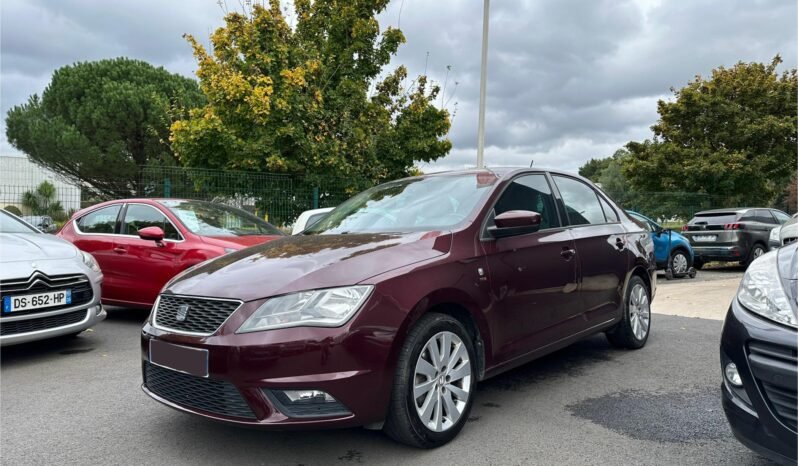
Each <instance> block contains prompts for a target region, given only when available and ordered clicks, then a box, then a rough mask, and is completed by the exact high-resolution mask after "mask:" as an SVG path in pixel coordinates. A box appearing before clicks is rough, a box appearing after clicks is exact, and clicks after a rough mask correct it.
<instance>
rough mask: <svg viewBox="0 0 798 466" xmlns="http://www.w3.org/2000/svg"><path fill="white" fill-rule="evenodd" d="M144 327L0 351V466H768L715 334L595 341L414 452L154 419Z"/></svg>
mask: <svg viewBox="0 0 798 466" xmlns="http://www.w3.org/2000/svg"><path fill="white" fill-rule="evenodd" d="M722 273H723V272H722ZM729 273H732V272H729ZM736 273H737V276H739V275H741V271H739V270H738V271H736ZM702 275H703V274H702ZM700 276H701V275H700ZM728 277H729V276H728V275H727V276H726V278H728ZM703 278H704V279H705V280H710V279H711V278H712V275H711V274H706V275H705V276H704V277H703ZM661 283H662V282H661ZM679 283H680V282H677V281H674V282H668V283H663V284H662V285H661V288H660V291H661V292H665V293H667V291H668V289H673V290H676V289H677V288H678V287H679ZM145 317H146V316H145V312H143V311H136V310H126V309H121V310H113V311H111V312H110V314H109V317H108V319H107V320H106V321H105V322H103V323H101V324H100V325H98V326H97V327H96V328H95V329H93V330H92V331H90V332H85V333H83V334H82V335H80V336H79V337H77V338H74V339H71V340H63V339H62V340H54V341H47V342H40V343H34V344H29V345H23V346H16V347H9V348H4V349H3V351H2V355H1V356H0V357H1V358H2V359H1V361H2V365H1V366H0V394H1V395H2V396H1V397H0V404H1V406H0V414H1V415H2V416H1V417H0V419H1V421H0V422H2V424H1V425H0V428H1V429H2V430H1V431H0V436H1V437H2V441H1V442H0V461H2V463H3V464H9V465H11V464H13V465H24V464H37V465H40V464H169V465H177V464H232V463H236V464H352V463H358V464H359V463H362V464H375V463H380V464H403V465H407V464H433V463H435V464H525V465H527V464H540V465H551V464H558V465H559V464H563V465H564V464H567V465H571V464H618V465H621V464H622V465H626V464H637V465H647V464H658V465H661V464H702V465H711V464H718V465H720V464H722V465H765V464H770V463H768V462H767V461H765V460H763V459H761V458H760V457H758V456H757V455H756V454H754V453H752V452H751V451H749V450H748V449H746V448H745V447H744V446H742V445H741V444H739V443H738V442H737V441H736V440H735V439H734V438H733V437H732V435H731V432H730V431H729V429H728V427H727V425H726V421H725V418H724V417H723V412H722V409H721V405H720V383H721V378H720V377H721V376H720V369H719V366H718V344H719V338H720V330H721V325H722V322H721V321H720V320H713V319H700V318H689V317H681V316H672V315H661V314H655V315H654V316H653V319H652V334H651V337H650V339H649V341H648V345H647V346H646V347H645V348H643V349H642V350H638V351H625V350H618V349H615V348H612V347H611V346H610V345H609V344H608V343H607V341H606V339H605V338H604V337H603V335H597V336H595V337H592V338H590V339H588V340H585V341H583V342H581V343H578V344H576V345H573V346H571V347H569V348H567V349H564V350H562V351H559V352H557V353H555V354H552V355H550V356H548V357H545V358H543V359H541V360H538V361H536V362H533V363H530V364H527V365H526V366H523V367H521V368H518V369H516V370H513V371H511V372H508V373H505V374H503V375H500V376H498V377H495V378H493V379H491V380H488V381H486V382H483V383H482V384H480V385H479V387H478V391H477V395H476V399H475V405H474V409H473V411H472V412H471V416H470V418H469V422H468V424H467V425H466V427H465V428H464V429H463V431H462V432H461V434H460V435H459V437H457V438H456V439H455V440H454V441H453V442H451V443H450V444H448V445H446V446H444V447H441V448H438V449H436V450H431V451H423V450H416V449H412V448H408V447H405V446H402V445H398V444H396V443H394V442H392V441H391V440H390V439H388V438H387V437H385V436H384V435H383V434H382V433H380V432H375V431H368V430H365V429H347V430H326V431H290V432H273V431H261V430H252V429H243V428H238V427H232V426H227V425H224V424H218V423H214V422H210V421H206V420H204V419H200V418H197V417H193V416H191V415H187V414H183V413H180V412H177V411H174V410H172V409H170V408H167V407H165V406H162V405H160V404H159V403H157V402H155V401H153V400H151V399H149V398H148V397H147V396H146V395H144V394H143V393H142V391H141V389H140V384H141V370H140V359H139V358H140V352H139V346H138V345H139V339H138V338H139V331H140V326H141V323H142V321H143V320H144V318H145Z"/></svg>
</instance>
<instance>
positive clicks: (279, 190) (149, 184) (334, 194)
mask: <svg viewBox="0 0 798 466" xmlns="http://www.w3.org/2000/svg"><path fill="white" fill-rule="evenodd" d="M0 159H14V160H10V161H9V160H6V161H5V162H3V161H2V160H0V162H3V163H0V171H2V172H3V173H4V175H5V177H4V178H3V179H2V180H0V208H6V207H7V208H11V209H15V210H16V211H20V212H21V213H22V214H23V215H50V216H52V217H53V218H54V219H56V220H61V221H63V219H65V218H67V217H68V216H69V215H71V214H72V212H74V211H75V210H77V209H79V208H85V207H88V206H91V205H93V204H96V203H98V202H102V201H106V200H110V199H120V198H129V197H174V198H186V199H200V200H207V201H215V202H221V203H224V204H227V205H232V206H235V207H239V208H242V209H244V210H247V211H249V212H252V213H254V214H256V215H258V216H259V217H261V218H266V219H267V220H269V221H270V222H271V223H273V224H275V225H277V226H281V227H285V226H288V225H291V224H292V223H293V222H294V220H295V219H296V218H297V217H298V216H299V214H300V213H302V212H303V211H305V210H308V209H313V208H318V207H334V206H336V205H338V204H340V203H341V202H343V201H345V200H346V199H348V198H350V197H351V196H353V195H354V194H356V193H358V192H360V191H362V190H364V189H367V188H369V187H370V185H369V184H364V183H360V184H358V183H356V182H355V181H354V180H351V179H344V178H342V177H340V176H335V175H332V174H329V175H314V176H291V175H285V174H274V173H256V172H244V171H229V170H208V169H199V168H181V167H145V168H142V170H141V172H140V175H139V177H138V179H136V180H129V181H127V182H124V181H121V182H120V183H119V184H120V185H121V186H122V189H120V190H119V192H115V193H110V194H109V193H106V194H102V195H99V194H97V193H96V192H92V190H90V189H89V188H88V187H87V186H86V185H85V184H83V185H78V184H75V183H74V182H68V181H66V180H62V179H61V178H60V177H59V176H58V175H56V174H55V173H52V172H49V171H48V170H45V169H43V168H41V167H38V166H35V165H33V164H29V163H24V164H23V163H21V161H20V160H16V159H18V158H9V157H5V158H0ZM43 180H50V181H51V182H52V183H54V185H55V190H54V193H53V198H52V199H51V200H49V201H48V202H52V203H58V205H59V206H60V207H59V208H60V212H58V213H57V214H49V213H36V212H32V211H31V209H30V208H29V207H27V206H26V205H25V204H24V203H23V198H24V197H25V196H26V193H28V192H30V191H32V190H34V189H35V188H36V186H37V185H38V184H39V183H40V182H41V181H43ZM608 194H609V195H610V196H612V197H613V198H614V199H615V200H616V201H617V202H618V203H619V204H620V205H621V206H623V207H624V208H626V209H630V210H635V211H638V212H640V213H642V214H644V215H646V216H649V217H651V218H654V219H657V220H659V221H662V222H665V223H669V224H670V223H674V224H675V223H679V222H684V221H686V220H689V219H690V218H691V217H692V216H693V214H694V213H696V212H698V211H700V210H706V209H713V208H724V207H747V206H752V205H751V203H750V202H746V200H745V195H744V194H742V195H738V196H736V197H734V198H725V197H722V196H711V195H708V194H702V193H680V192H612V191H609V192H608ZM752 207H753V206H752ZM757 207H776V208H780V209H782V210H785V211H788V210H790V209H789V208H788V207H787V206H786V204H785V202H782V201H776V202H775V203H773V204H772V205H764V206H757ZM55 210H58V209H55ZM789 213H792V212H791V211H790V212H789Z"/></svg>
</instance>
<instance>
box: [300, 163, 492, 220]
mask: <svg viewBox="0 0 798 466" xmlns="http://www.w3.org/2000/svg"><path fill="white" fill-rule="evenodd" d="M496 179H497V178H496V176H495V175H493V174H491V173H479V174H476V173H471V174H461V175H443V176H431V177H426V178H421V177H419V178H408V179H404V180H399V181H393V182H390V183H385V184H382V185H379V186H376V187H374V188H371V189H369V190H367V191H363V192H362V193H360V194H358V195H357V196H355V197H353V198H351V199H349V200H348V201H346V202H344V203H343V204H341V205H340V206H338V208H336V209H335V210H333V211H332V212H330V214H329V215H327V216H326V217H324V218H323V219H321V220H320V221H319V222H318V223H316V224H315V225H313V226H312V227H310V228H308V229H307V230H305V234H347V233H387V232H410V231H425V230H438V229H445V228H450V227H453V226H455V225H457V224H459V223H460V222H462V221H463V220H465V219H466V217H467V216H468V215H469V214H470V213H471V212H472V211H473V210H474V208H475V206H477V205H478V204H479V202H480V200H482V199H483V198H484V197H485V196H486V195H487V194H488V193H489V192H490V190H491V189H492V186H493V184H494V183H495V182H496Z"/></svg>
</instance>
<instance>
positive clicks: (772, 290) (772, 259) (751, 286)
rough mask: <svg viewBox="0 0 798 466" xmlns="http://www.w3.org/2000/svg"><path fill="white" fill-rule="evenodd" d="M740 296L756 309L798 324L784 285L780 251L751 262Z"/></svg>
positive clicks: (771, 317)
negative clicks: (779, 269)
mask: <svg viewBox="0 0 798 466" xmlns="http://www.w3.org/2000/svg"><path fill="white" fill-rule="evenodd" d="M737 299H738V300H739V301H740V304H742V305H743V306H745V308H746V309H748V310H749V311H751V312H753V313H756V314H759V315H761V316H762V317H765V318H767V319H770V320H773V321H776V322H779V323H781V324H785V325H789V326H790V327H796V328H798V318H796V316H795V312H794V311H793V309H792V304H791V303H790V299H789V297H787V293H785V292H784V288H783V287H782V285H781V278H780V277H779V271H778V251H773V252H770V253H768V254H765V255H763V256H760V257H759V258H758V259H757V260H755V261H754V262H752V263H751V265H750V266H749V267H748V271H747V272H746V273H745V276H744V277H743V281H742V282H741V283H740V288H739V290H737Z"/></svg>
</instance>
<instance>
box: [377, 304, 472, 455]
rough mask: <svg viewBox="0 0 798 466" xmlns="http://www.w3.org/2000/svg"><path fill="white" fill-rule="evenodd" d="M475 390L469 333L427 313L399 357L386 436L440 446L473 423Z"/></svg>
mask: <svg viewBox="0 0 798 466" xmlns="http://www.w3.org/2000/svg"><path fill="white" fill-rule="evenodd" d="M475 389H476V365H475V353H474V346H473V342H472V339H471V336H470V335H469V333H468V331H467V330H466V329H465V327H464V326H463V324H462V323H461V322H460V321H458V320H457V319H455V318H453V317H451V316H449V315H446V314H438V313H431V314H427V315H425V316H424V317H422V318H421V319H420V320H419V322H418V323H417V324H416V326H415V327H414V328H413V330H411V331H410V334H409V335H408V337H407V340H406V341H405V344H404V346H403V347H402V351H401V353H400V354H399V360H398V362H397V368H396V375H395V376H394V387H393V393H392V396H391V404H390V408H389V412H388V417H387V419H386V421H385V427H384V430H385V433H387V434H388V435H389V436H390V437H391V438H393V439H394V440H396V441H398V442H401V443H404V444H407V445H410V446H414V447H418V448H435V447H439V446H441V445H443V444H445V443H447V442H449V441H450V440H452V439H453V438H454V437H455V436H457V434H458V432H460V429H462V428H463V425H464V424H465V422H466V421H467V420H468V414H469V412H470V411H471V405H472V401H473V395H474V391H475Z"/></svg>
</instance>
